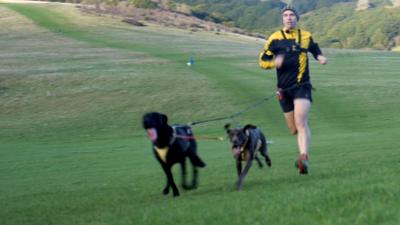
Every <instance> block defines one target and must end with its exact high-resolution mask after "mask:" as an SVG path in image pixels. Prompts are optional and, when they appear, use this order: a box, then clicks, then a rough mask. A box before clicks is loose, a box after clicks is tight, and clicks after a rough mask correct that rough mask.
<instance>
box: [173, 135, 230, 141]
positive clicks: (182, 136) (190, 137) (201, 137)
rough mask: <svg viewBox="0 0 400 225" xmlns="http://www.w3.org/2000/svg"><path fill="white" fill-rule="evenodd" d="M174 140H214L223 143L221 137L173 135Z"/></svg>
mask: <svg viewBox="0 0 400 225" xmlns="http://www.w3.org/2000/svg"><path fill="white" fill-rule="evenodd" d="M175 137H176V138H181V139H185V140H215V141H223V140H224V138H223V137H211V136H196V137H194V136H185V135H175Z"/></svg>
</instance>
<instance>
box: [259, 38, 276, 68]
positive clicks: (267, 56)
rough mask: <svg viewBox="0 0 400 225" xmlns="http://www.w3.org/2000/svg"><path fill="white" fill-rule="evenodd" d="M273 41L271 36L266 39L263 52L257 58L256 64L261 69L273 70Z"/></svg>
mask: <svg viewBox="0 0 400 225" xmlns="http://www.w3.org/2000/svg"><path fill="white" fill-rule="evenodd" d="M274 43H275V42H274V41H273V39H272V38H271V36H270V37H269V38H268V40H267V42H266V43H265V46H264V49H263V51H262V52H261V53H260V55H259V56H258V63H259V65H260V67H261V68H263V69H272V68H275V61H274Z"/></svg>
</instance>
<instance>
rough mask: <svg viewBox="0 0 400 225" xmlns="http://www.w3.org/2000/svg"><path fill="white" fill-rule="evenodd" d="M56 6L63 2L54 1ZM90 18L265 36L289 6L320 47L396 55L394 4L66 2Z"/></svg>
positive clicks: (350, 0)
mask: <svg viewBox="0 0 400 225" xmlns="http://www.w3.org/2000/svg"><path fill="white" fill-rule="evenodd" d="M56 1H62V2H64V1H65V0H56ZM66 1H70V2H81V3H82V4H81V8H82V10H85V11H86V12H92V13H93V14H97V15H101V14H109V15H112V16H120V17H123V18H124V21H125V22H127V23H130V24H132V25H135V26H144V25H145V24H146V23H153V24H154V23H155V24H159V25H162V26H165V27H177V28H180V29H185V30H190V31H192V32H196V31H198V30H206V31H213V32H215V33H220V32H234V33H239V34H245V35H251V36H256V37H262V38H265V37H267V36H268V35H269V34H270V33H271V32H273V31H275V30H276V29H279V28H280V27H281V14H280V10H281V8H283V7H284V6H285V5H286V4H287V3H291V4H293V5H294V6H295V8H296V9H297V10H298V11H299V12H300V14H301V20H300V24H299V26H300V27H303V28H305V29H308V30H309V31H311V32H312V33H313V34H314V38H315V39H316V40H317V41H318V42H319V43H320V44H321V46H323V47H330V48H352V49H379V50H398V49H399V48H400V28H399V27H400V18H399V17H400V16H399V15H400V1H399V0H391V1H387V0H287V1H282V0H268V1H260V0H250V1H241V0H232V1H226V0H129V1H120V0H113V1H108V0H83V1H80V0H66Z"/></svg>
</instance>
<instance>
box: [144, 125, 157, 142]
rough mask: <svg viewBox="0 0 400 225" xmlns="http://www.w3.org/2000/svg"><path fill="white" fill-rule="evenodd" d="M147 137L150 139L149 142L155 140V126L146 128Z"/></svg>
mask: <svg viewBox="0 0 400 225" xmlns="http://www.w3.org/2000/svg"><path fill="white" fill-rule="evenodd" d="M146 131H147V137H148V138H149V139H150V141H151V142H155V141H156V140H157V130H156V129H155V128H148V129H146Z"/></svg>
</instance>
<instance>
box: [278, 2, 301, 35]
mask: <svg viewBox="0 0 400 225" xmlns="http://www.w3.org/2000/svg"><path fill="white" fill-rule="evenodd" d="M299 19H300V16H299V14H298V13H297V11H296V10H295V9H294V8H293V7H292V6H291V5H287V6H286V7H285V8H283V9H282V21H283V26H284V27H285V28H286V29H289V30H290V29H293V28H295V27H296V26H297V22H298V21H299Z"/></svg>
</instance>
